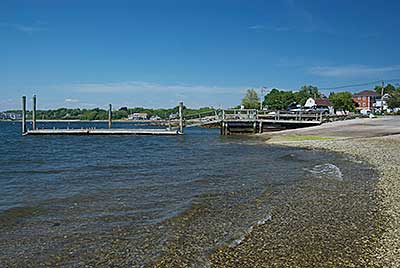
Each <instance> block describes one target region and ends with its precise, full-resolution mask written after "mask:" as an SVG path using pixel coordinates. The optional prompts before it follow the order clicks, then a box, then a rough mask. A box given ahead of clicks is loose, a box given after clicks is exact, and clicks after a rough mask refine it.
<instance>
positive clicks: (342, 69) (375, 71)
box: [309, 65, 400, 77]
mask: <svg viewBox="0 0 400 268" xmlns="http://www.w3.org/2000/svg"><path fill="white" fill-rule="evenodd" d="M399 70H400V65H394V66H383V67H371V66H366V65H344V66H316V67H312V68H311V69H310V70H309V72H310V73H311V74H314V75H317V76H325V77H366V76H372V75H382V74H385V73H389V72H394V71H399Z"/></svg>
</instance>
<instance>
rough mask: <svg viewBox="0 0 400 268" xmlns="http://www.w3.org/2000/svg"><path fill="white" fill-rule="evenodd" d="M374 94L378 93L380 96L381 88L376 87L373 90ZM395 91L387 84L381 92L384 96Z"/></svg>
mask: <svg viewBox="0 0 400 268" xmlns="http://www.w3.org/2000/svg"><path fill="white" fill-rule="evenodd" d="M374 90H375V92H376V93H378V94H379V95H381V94H382V86H376V87H375V88H374ZM396 90H397V89H396V88H395V87H394V86H393V85H392V84H387V85H386V86H385V88H384V90H383V92H384V94H392V93H393V92H395V91H396Z"/></svg>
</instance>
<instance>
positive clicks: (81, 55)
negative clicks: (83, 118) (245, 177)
mask: <svg viewBox="0 0 400 268" xmlns="http://www.w3.org/2000/svg"><path fill="white" fill-rule="evenodd" d="M399 12H400V1H378V0H376V1H369V0H365V1H348V0H335V1H322V0H321V1H311V0H310V1H300V0H298V1H297V0H276V1H257V0H242V1H238V0H226V1H222V0H221V1H219V0H210V1H208V0H182V1H174V0H159V1H153V0H143V1H139V0H137V1H135V0H132V1H118V0H113V1H100V0H96V1H74V0H68V1H66V0H65V1H62V0H60V1H52V0H47V1H46V0H31V1H18V0H1V1H0V110H6V109H12V108H19V106H20V97H21V95H23V94H26V95H27V96H29V97H30V96H31V95H33V94H37V95H38V101H39V108H43V109H44V108H55V107H86V108H92V107H106V105H107V104H108V103H113V104H114V106H115V107H119V106H129V107H133V106H146V107H171V106H175V105H176V104H177V102H178V101H180V100H183V101H184V102H185V104H186V105H188V106H192V107H199V106H214V107H229V106H233V105H236V104H238V103H239V102H240V99H241V97H242V95H243V93H244V92H245V90H246V89H247V88H251V87H253V88H261V87H263V86H265V87H268V88H272V87H277V88H281V89H298V88H299V87H301V86H302V85H304V84H312V85H317V86H319V87H323V88H325V87H333V86H339V85H346V84H353V83H363V82H368V81H375V80H380V79H397V78H400V61H399V60H400V50H399V44H400V31H399V29H400V20H399V19H398V16H399V15H398V14H399ZM361 89H364V88H349V90H351V91H357V90H361ZM327 91H329V90H327Z"/></svg>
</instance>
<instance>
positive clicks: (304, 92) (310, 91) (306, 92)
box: [295, 85, 321, 105]
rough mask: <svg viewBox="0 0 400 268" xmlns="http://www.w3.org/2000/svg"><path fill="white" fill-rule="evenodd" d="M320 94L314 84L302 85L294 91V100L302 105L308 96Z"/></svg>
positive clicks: (313, 96)
mask: <svg viewBox="0 0 400 268" xmlns="http://www.w3.org/2000/svg"><path fill="white" fill-rule="evenodd" d="M320 97H321V94H320V93H319V90H318V88H317V87H314V86H311V85H310V86H307V85H305V86H302V87H301V89H300V90H299V91H298V92H296V93H295V98H296V102H297V103H299V104H301V105H304V104H305V103H306V101H307V99H308V98H320Z"/></svg>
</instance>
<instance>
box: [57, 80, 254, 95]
mask: <svg viewBox="0 0 400 268" xmlns="http://www.w3.org/2000/svg"><path fill="white" fill-rule="evenodd" d="M57 88H61V89H68V90H72V91H76V92H86V93H162V92H163V93H170V94H186V93H191V94H192V93H224V94H229V93H234V94H235V93H241V92H244V90H245V89H246V88H247V87H220V86H206V85H186V84H158V83H149V82H142V81H126V82H113V83H79V84H71V85H63V86H60V87H57Z"/></svg>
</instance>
